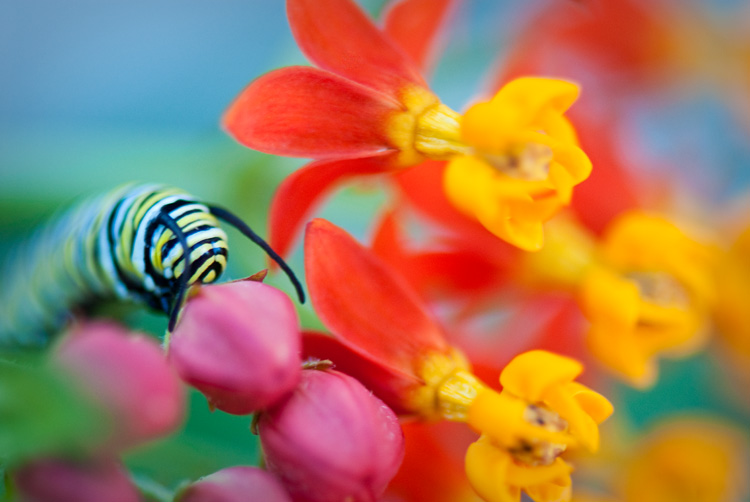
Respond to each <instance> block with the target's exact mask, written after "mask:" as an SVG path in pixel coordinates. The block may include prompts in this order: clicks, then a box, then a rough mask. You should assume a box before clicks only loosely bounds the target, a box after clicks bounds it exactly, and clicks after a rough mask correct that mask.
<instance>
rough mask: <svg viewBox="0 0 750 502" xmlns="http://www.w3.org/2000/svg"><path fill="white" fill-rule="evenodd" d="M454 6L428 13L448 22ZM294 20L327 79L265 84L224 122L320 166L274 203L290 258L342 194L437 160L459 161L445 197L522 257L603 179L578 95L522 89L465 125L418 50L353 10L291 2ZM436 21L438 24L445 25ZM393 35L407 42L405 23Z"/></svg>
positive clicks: (292, 182) (297, 71)
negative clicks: (423, 70)
mask: <svg viewBox="0 0 750 502" xmlns="http://www.w3.org/2000/svg"><path fill="white" fill-rule="evenodd" d="M449 3H450V2H446V1H441V2H437V1H436V2H433V3H432V4H422V5H423V7H422V8H425V9H430V11H431V12H433V13H434V12H437V13H438V14H439V13H440V12H442V11H445V10H446V9H447V6H448V5H449ZM425 5H427V6H425ZM287 12H288V16H289V22H290V25H291V28H292V32H293V34H294V36H295V39H296V40H297V43H298V45H299V46H300V48H301V49H302V51H303V52H304V53H305V54H306V55H307V56H308V58H309V59H310V60H311V61H312V62H314V63H315V64H316V65H317V66H318V67H319V68H309V67H290V68H283V69H280V70H276V71H273V72H271V73H268V74H266V75H264V76H262V77H260V78H259V79H257V80H255V81H254V82H252V83H251V84H250V85H249V86H248V87H247V88H246V89H245V90H244V91H243V92H242V93H241V94H240V96H239V97H238V98H237V99H236V100H235V102H234V103H233V104H232V105H231V106H230V108H229V110H228V111H227V113H226V115H225V116H224V126H225V128H226V129H227V130H228V132H229V133H230V134H231V135H232V136H233V137H234V138H235V139H236V140H238V141H239V142H240V143H242V144H244V145H246V146H249V147H250V148H254V149H256V150H260V151H263V152H266V153H272V154H277V155H289V156H296V157H310V158H313V159H317V161H316V162H313V163H312V164H310V165H308V166H306V167H304V168H302V169H301V170H299V171H297V172H296V173H294V174H292V175H291V176H290V177H289V178H287V179H286V180H285V181H284V182H283V184H282V185H281V187H280V188H279V190H278V191H277V193H276V195H275V197H274V202H273V205H272V208H271V216H270V218H271V225H270V226H271V244H272V245H273V246H274V248H275V249H277V250H278V251H279V252H281V253H282V254H283V253H285V252H286V250H287V249H288V247H289V245H290V241H291V239H292V237H293V236H294V234H295V233H296V231H297V230H298V229H299V227H300V225H301V223H302V221H303V220H304V217H305V216H306V215H307V213H308V211H309V209H310V207H311V206H312V205H313V204H314V202H315V201H316V200H318V199H319V197H320V196H321V194H322V193H323V192H324V191H326V190H327V189H328V187H330V186H331V185H332V184H333V183H336V182H338V181H341V180H343V179H346V178H350V177H353V176H358V175H368V174H378V173H384V172H394V171H399V170H402V169H404V168H407V167H410V166H414V165H417V164H419V163H421V162H423V161H425V160H449V161H450V162H451V163H450V167H449V169H448V170H447V172H446V176H445V178H444V182H445V187H444V190H445V191H446V193H447V194H448V195H449V198H450V200H451V201H452V203H453V204H455V205H456V207H458V208H459V209H460V210H461V211H463V212H465V213H466V214H468V215H470V216H471V217H472V218H475V219H476V220H478V221H479V222H480V223H481V224H482V225H484V226H486V227H487V228H488V229H489V230H490V231H491V232H493V233H494V234H495V235H497V236H498V237H500V238H502V239H505V240H508V241H509V242H511V243H513V244H514V245H516V246H519V247H521V248H523V249H529V250H536V249H539V248H540V247H541V246H542V242H543V233H542V223H543V222H544V221H546V220H547V219H549V218H550V217H551V216H552V215H553V214H554V213H555V212H556V211H557V210H558V209H559V208H560V207H561V206H564V205H566V204H568V202H569V201H570V195H571V190H572V188H573V186H574V185H576V184H578V183H580V182H581V181H583V180H584V179H585V178H586V177H587V176H588V175H589V173H590V170H591V163H590V162H589V161H588V158H587V157H586V155H585V154H584V153H583V151H582V150H581V149H580V148H579V147H578V144H577V140H576V136H575V132H574V129H573V127H572V126H571V124H570V122H568V120H567V119H566V118H565V117H564V113H565V111H566V110H567V109H568V108H569V107H570V106H571V105H572V103H573V102H574V101H575V100H576V98H577V96H578V87H577V86H576V85H575V84H573V83H570V82H564V81H560V80H553V79H545V78H531V77H529V78H521V79H518V80H515V81H513V82H511V83H509V84H508V85H507V86H506V87H504V88H503V89H501V90H500V92H499V93H498V94H497V95H496V96H495V98H493V99H492V100H491V101H490V102H488V103H480V104H478V105H475V106H474V107H472V108H471V109H470V110H469V111H468V112H467V114H466V115H465V116H463V117H462V116H461V115H460V114H458V113H457V112H455V111H453V110H451V109H450V108H448V107H447V106H445V105H444V104H442V103H441V102H440V100H439V98H438V97H437V96H435V94H434V93H433V92H432V91H430V90H429V88H428V86H427V84H426V83H425V81H424V79H423V78H422V77H421V75H420V70H419V68H418V67H417V65H416V64H415V63H414V61H413V59H412V58H410V57H409V54H413V51H411V50H410V49H408V48H407V50H406V51H404V50H402V49H401V48H400V47H398V46H397V43H396V42H395V41H394V40H399V37H398V36H396V37H395V39H391V38H389V35H388V34H387V33H383V32H381V31H380V30H379V29H378V28H377V27H376V26H375V25H374V24H373V23H372V22H371V21H370V20H369V19H368V18H367V16H366V15H365V14H364V13H363V12H362V11H361V10H360V9H359V8H358V7H357V6H356V4H355V3H354V2H353V1H352V0H322V1H321V0H317V1H312V0H289V1H288V2H287ZM392 12H393V13H394V16H396V17H398V16H409V15H413V9H394V10H393V11H392ZM428 17H430V19H431V20H432V21H431V22H432V25H434V24H436V23H435V19H439V17H440V16H439V15H432V16H428ZM402 22H408V19H404V20H403V21H402ZM432 25H431V26H432ZM387 26H388V27H390V30H392V31H397V28H395V27H398V26H400V24H399V23H398V22H392V23H389V24H387ZM428 31H430V32H434V31H436V30H434V29H433V30H428Z"/></svg>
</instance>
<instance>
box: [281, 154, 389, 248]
mask: <svg viewBox="0 0 750 502" xmlns="http://www.w3.org/2000/svg"><path fill="white" fill-rule="evenodd" d="M390 159H392V156H390V155H381V156H376V157H368V158H364V159H347V160H323V161H318V162H312V163H311V164H308V165H307V166H305V167H303V168H301V169H298V170H297V171H295V172H293V173H292V174H290V175H289V176H287V177H286V178H285V179H284V181H282V182H281V184H280V185H279V187H278V188H277V189H276V193H275V194H274V196H273V200H272V201H271V208H270V210H269V225H268V226H269V233H270V244H271V247H272V248H273V249H274V250H275V251H276V252H277V253H279V254H280V255H281V256H286V254H287V253H288V252H289V251H290V249H291V247H292V244H293V243H294V239H295V238H296V236H297V234H298V233H299V231H300V230H301V229H302V225H303V224H304V223H305V221H306V220H307V218H308V217H309V216H310V214H311V213H312V211H313V210H314V209H315V207H316V205H317V204H319V203H320V202H321V201H322V200H323V198H324V197H325V196H326V195H328V194H329V193H330V192H331V191H332V190H333V189H334V188H335V187H336V186H337V185H339V184H341V183H344V182H345V181H347V180H349V179H351V178H354V177H357V176H367V175H372V174H379V173H382V172H384V171H386V170H387V169H388V166H389V160H390Z"/></svg>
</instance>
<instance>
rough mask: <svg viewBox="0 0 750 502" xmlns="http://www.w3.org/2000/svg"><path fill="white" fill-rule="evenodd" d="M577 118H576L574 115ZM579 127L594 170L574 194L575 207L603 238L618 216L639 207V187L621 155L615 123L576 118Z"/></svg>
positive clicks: (583, 144)
mask: <svg viewBox="0 0 750 502" xmlns="http://www.w3.org/2000/svg"><path fill="white" fill-rule="evenodd" d="M574 115H575V114H574ZM575 118H576V120H575V125H576V129H577V130H578V134H579V137H580V141H581V147H582V148H583V151H585V152H586V154H587V155H588V157H589V159H591V163H592V164H593V165H594V169H593V170H592V171H591V176H589V178H588V179H587V180H586V181H585V182H584V183H581V184H580V185H578V186H577V187H576V189H575V191H574V192H573V200H572V202H571V206H572V208H573V210H574V211H575V212H576V215H577V216H578V219H579V220H580V221H581V223H583V224H584V225H586V226H587V227H589V228H590V229H591V230H593V231H594V232H595V233H597V234H600V233H602V232H603V231H604V229H605V227H606V226H607V225H608V224H609V222H610V221H612V219H613V218H614V217H615V216H617V215H618V214H620V213H622V212H624V211H626V210H628V209H634V208H637V207H639V206H640V205H641V204H640V202H639V197H638V191H639V190H638V184H637V183H636V180H635V179H634V174H633V173H632V170H629V169H628V168H627V166H626V165H625V164H624V163H623V156H622V155H621V154H619V152H618V151H617V146H616V144H615V141H614V139H615V131H614V127H613V123H606V122H603V121H599V120H596V121H595V120H592V119H591V118H584V117H582V116H581V115H580V114H577V115H575Z"/></svg>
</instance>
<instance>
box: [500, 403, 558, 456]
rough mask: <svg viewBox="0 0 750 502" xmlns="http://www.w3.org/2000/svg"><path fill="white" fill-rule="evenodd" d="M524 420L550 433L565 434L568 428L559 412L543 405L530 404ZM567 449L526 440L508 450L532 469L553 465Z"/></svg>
mask: <svg viewBox="0 0 750 502" xmlns="http://www.w3.org/2000/svg"><path fill="white" fill-rule="evenodd" d="M523 419H524V420H525V421H526V422H528V423H530V424H532V425H536V426H538V427H542V428H543V429H546V430H548V431H550V432H564V431H566V430H567V428H568V422H566V421H565V420H564V419H563V418H562V417H561V416H560V415H559V414H558V413H557V412H555V411H552V410H550V409H549V408H547V407H546V406H544V405H543V404H530V405H528V406H527V407H526V410H524V413H523ZM566 448H567V446H566V445H564V444H561V443H553V442H550V441H540V440H533V439H528V438H524V439H521V440H520V441H519V443H518V445H517V446H514V447H512V448H508V452H509V453H510V454H511V455H512V456H513V458H514V459H515V460H516V461H518V462H520V463H522V464H526V465H529V466H532V467H536V466H539V465H552V463H553V462H554V461H555V459H556V458H557V457H558V456H560V454H561V453H562V452H564V451H565V449H566Z"/></svg>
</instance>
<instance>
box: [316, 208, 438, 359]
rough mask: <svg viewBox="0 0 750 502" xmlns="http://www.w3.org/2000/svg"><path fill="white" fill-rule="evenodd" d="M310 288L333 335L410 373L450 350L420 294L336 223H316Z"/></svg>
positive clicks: (320, 221) (318, 220)
mask: <svg viewBox="0 0 750 502" xmlns="http://www.w3.org/2000/svg"><path fill="white" fill-rule="evenodd" d="M305 268H306V271H307V285H308V288H309V291H310V298H311V299H312V303H313V305H314V307H315V311H316V312H317V313H318V315H319V316H320V319H321V320H322V321H323V323H324V324H325V325H326V326H327V327H328V328H329V329H330V330H331V331H332V332H333V333H334V335H335V336H336V337H337V338H339V339H340V340H342V341H343V342H344V343H346V344H347V345H354V346H358V347H359V351H360V352H366V353H368V354H369V355H370V356H371V357H372V358H373V359H375V360H377V361H379V362H383V363H385V364H387V365H389V366H392V367H394V368H397V369H399V370H401V371H404V372H406V373H411V372H414V371H416V370H417V369H418V365H419V364H420V363H421V360H422V358H423V357H424V356H426V355H429V354H430V353H435V352H438V353H447V352H448V351H449V346H448V344H447V342H446V341H445V339H444V337H443V333H442V331H441V330H440V328H439V327H438V325H437V324H435V322H434V321H433V320H432V318H431V316H430V315H429V313H428V312H427V310H426V308H425V307H424V305H422V303H421V301H420V300H419V298H418V297H417V295H416V293H415V292H414V291H413V290H412V289H411V288H409V286H408V284H407V283H406V282H405V281H404V279H403V278H402V277H400V276H398V275H396V274H395V273H394V272H392V271H391V270H390V269H389V268H388V267H387V266H386V264H385V263H383V262H382V261H381V260H380V259H379V258H378V257H377V256H376V255H375V254H374V253H372V252H371V251H369V250H367V249H365V248H364V247H362V246H361V245H360V244H359V243H358V242H357V241H355V240H354V239H353V238H352V237H351V236H350V235H349V234H347V233H346V232H345V231H344V230H342V229H340V228H338V227H336V226H335V225H333V224H332V223H330V222H328V221H325V220H322V219H314V220H313V221H312V222H310V223H309V224H308V226H307V233H306V236H305Z"/></svg>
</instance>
